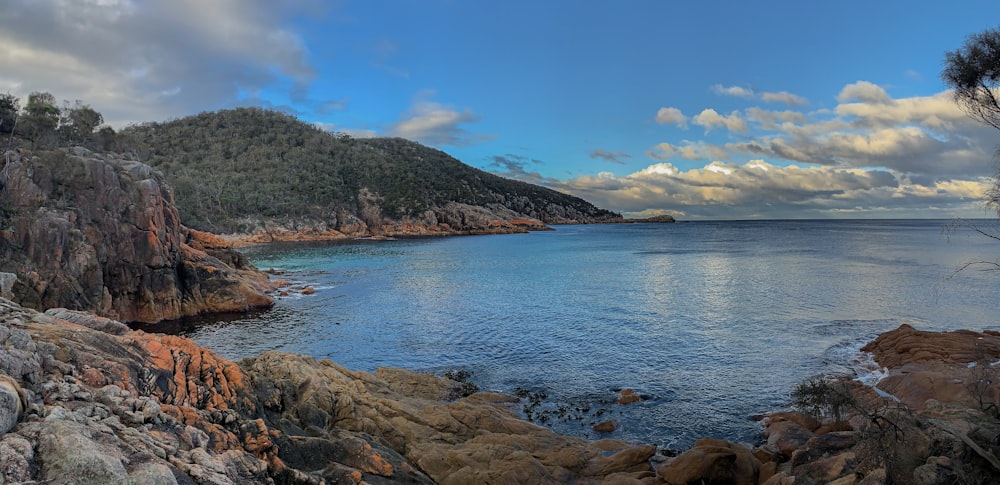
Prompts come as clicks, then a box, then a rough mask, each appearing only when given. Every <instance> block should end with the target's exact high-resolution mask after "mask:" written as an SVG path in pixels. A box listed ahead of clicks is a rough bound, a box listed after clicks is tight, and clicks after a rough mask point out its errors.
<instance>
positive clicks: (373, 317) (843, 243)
mask: <svg viewBox="0 0 1000 485" xmlns="http://www.w3.org/2000/svg"><path fill="white" fill-rule="evenodd" d="M948 223H949V221H930V220H906V221H867V220H866V221H744V222H695V223H678V224H633V225H590V226H557V227H556V230H555V231H551V232H537V233H531V234H525V235H505V236H475V237H450V238H429V239H403V240H396V241H351V242H346V243H345V242H338V243H322V244H317V243H311V244H273V245H265V246H257V247H253V248H249V250H248V251H247V255H248V256H249V257H250V259H251V261H252V262H254V264H256V265H257V266H258V267H260V268H262V269H267V268H281V269H282V270H284V271H287V273H286V274H285V275H282V276H281V277H283V278H286V279H289V280H292V281H293V282H294V283H295V284H297V285H302V286H306V285H308V286H312V287H313V288H314V289H315V293H314V294H312V295H299V294H294V293H293V294H292V295H291V296H289V297H286V298H280V299H279V300H278V302H277V305H276V306H275V308H274V309H273V310H271V311H267V312H259V313H254V314H250V315H246V316H240V317H238V318H225V319H218V320H216V321H212V322H198V323H197V324H188V325H184V324H182V325H175V326H174V327H173V328H169V329H163V331H170V332H172V333H181V334H184V335H186V336H189V337H191V338H193V339H194V340H195V341H197V342H198V343H199V344H201V345H204V346H207V347H209V348H212V349H214V350H216V351H217V352H219V353H220V354H222V355H223V356H225V357H227V358H231V359H239V358H242V357H246V356H250V355H255V354H258V353H260V352H263V351H266V350H281V351H288V352H297V353H303V354H308V355H311V356H314V357H316V358H329V359H331V360H333V361H335V362H337V363H339V364H341V365H344V366H345V367H348V368H351V369H358V370H365V371H373V370H375V369H376V368H377V367H379V366H392V367H405V368H410V369H416V370H422V371H428V372H434V373H439V374H440V373H442V372H445V371H449V370H457V369H460V370H466V371H469V372H471V373H472V380H473V381H474V382H475V383H476V384H478V385H479V386H480V387H481V388H483V389H490V390H498V391H502V392H509V393H519V394H521V395H524V396H525V397H526V399H525V400H524V402H525V405H526V406H527V407H528V408H527V409H526V411H527V412H528V413H530V415H531V417H532V418H534V419H535V421H536V422H540V423H542V424H545V425H547V426H550V427H552V428H553V429H555V430H557V431H559V432H562V433H567V434H572V435H577V436H581V437H587V438H597V437H602V436H611V437H616V438H622V439H627V440H637V441H643V442H648V443H655V444H658V445H660V446H662V447H665V448H683V447H686V446H689V445H690V444H691V443H692V442H693V440H694V439H696V438H698V437H702V436H712V437H724V438H728V439H733V440H736V441H745V442H754V441H756V440H757V439H759V436H758V434H757V433H758V428H757V424H756V423H754V422H753V421H752V419H751V417H752V416H753V415H756V414H758V413H762V412H766V411H770V410H774V409H778V408H781V407H783V406H784V405H785V404H786V402H787V396H788V392H789V390H790V389H791V388H792V386H794V384H795V383H797V382H799V381H800V380H801V379H803V378H804V377H807V376H810V375H813V374H816V373H821V372H851V371H853V370H854V369H855V368H856V367H857V364H858V363H857V362H855V360H856V359H857V358H858V352H857V349H858V348H860V346H861V345H863V343H865V342H867V341H868V340H870V339H872V338H874V336H876V335H877V334H879V333H881V332H884V331H887V330H890V329H893V328H896V327H898V326H899V325H900V324H902V323H909V324H911V325H914V326H916V327H918V328H921V329H928V330H952V329H957V328H970V329H974V330H983V329H987V328H992V329H997V328H1000V327H998V326H997V323H996V321H995V318H994V315H995V303H994V302H995V295H996V294H997V290H998V289H1000V279H997V275H996V273H990V272H981V271H976V270H965V271H962V272H959V273H955V271H956V270H957V269H958V268H959V267H961V266H962V265H963V264H965V263H967V262H969V261H973V260H993V259H996V258H993V256H992V255H994V254H996V253H997V251H996V244H995V241H992V240H988V239H986V238H984V237H982V236H978V235H974V234H972V233H971V232H970V231H962V230H959V231H956V232H952V233H950V234H949V233H948V232H947V231H945V230H944V227H945V226H946V225H947V224H948ZM625 387H627V388H632V389H635V390H636V391H637V392H639V393H640V394H641V395H643V396H644V397H645V398H647V399H646V401H644V402H642V403H639V404H632V405H629V406H621V405H617V404H615V403H614V402H613V401H614V398H615V390H617V389H619V388H625ZM605 419H616V420H618V421H619V422H620V423H621V425H620V427H619V428H618V429H617V430H616V431H615V432H613V433H611V434H610V435H600V436H599V435H598V434H597V433H596V432H594V431H592V430H591V426H592V424H593V423H595V422H597V421H601V420H605Z"/></svg>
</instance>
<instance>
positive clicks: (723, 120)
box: [694, 108, 747, 132]
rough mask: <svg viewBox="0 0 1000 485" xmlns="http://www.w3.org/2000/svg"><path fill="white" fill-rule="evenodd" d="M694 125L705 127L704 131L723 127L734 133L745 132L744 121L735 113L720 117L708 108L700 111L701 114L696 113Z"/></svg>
mask: <svg viewBox="0 0 1000 485" xmlns="http://www.w3.org/2000/svg"><path fill="white" fill-rule="evenodd" d="M694 124H696V125H698V126H703V127H705V131H709V130H711V129H712V128H717V127H723V128H725V129H727V130H729V131H736V132H744V131H747V124H746V121H744V120H743V118H742V117H741V116H740V114H739V112H736V111H733V112H732V113H729V114H728V115H720V114H719V113H718V112H717V111H715V110H714V109H712V108H708V109H705V110H702V112H701V113H698V116H695V117H694Z"/></svg>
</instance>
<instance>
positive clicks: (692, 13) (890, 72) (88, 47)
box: [0, 0, 1000, 219]
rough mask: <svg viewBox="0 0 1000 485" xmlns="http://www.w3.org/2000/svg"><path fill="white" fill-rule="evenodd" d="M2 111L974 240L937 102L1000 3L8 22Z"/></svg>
mask: <svg viewBox="0 0 1000 485" xmlns="http://www.w3.org/2000/svg"><path fill="white" fill-rule="evenodd" d="M7 2H8V3H13V5H12V6H11V7H10V8H4V9H2V10H0V45H2V46H3V47H2V48H0V65H4V66H5V68H4V69H3V70H2V71H0V92H10V93H13V94H17V95H20V96H26V95H27V94H28V93H29V92H31V91H49V92H51V93H53V94H54V95H55V96H56V97H57V98H59V99H66V100H76V99H80V100H83V101H84V102H87V103H89V104H90V105H91V106H93V107H94V108H95V109H97V110H98V111H101V112H102V113H104V115H105V118H106V119H107V121H108V122H110V123H111V124H112V125H114V126H116V127H121V126H125V125H127V124H129V123H134V122H142V121H162V120H167V119H171V118H176V117H180V116H185V115H189V114H194V113H198V112H201V111H210V110H215V109H221V108H227V107H234V106H246V105H254V106H263V107H269V108H273V109H279V110H282V111H286V112H289V113H291V114H294V115H295V116H297V117H299V118H301V119H303V120H305V121H308V122H311V123H315V124H317V125H318V126H321V127H323V128H324V129H328V130H331V131H338V132H343V133H348V134H351V135H353V136H359V137H361V136H402V137H405V138H409V139H413V140H416V141H419V142H421V143H424V144H427V145H430V146H434V147H436V148H440V149H442V150H444V151H446V152H448V153H450V154H452V155H454V156H455V157H457V158H459V159H460V160H462V161H464V162H466V163H468V164H470V165H473V166H476V167H479V168H483V169H485V170H489V171H493V172H496V173H499V174H501V175H505V176H508V177H512V178H518V179H521V180H525V181H529V182H533V183H538V184H542V185H546V186H549V187H552V188H555V189H557V190H561V191H564V192H568V193H572V194H574V195H578V196H581V197H584V198H585V199H587V200H589V201H591V202H594V203H595V204H597V205H599V206H601V207H605V208H609V209H613V210H616V211H620V212H623V213H625V214H627V215H632V216H647V215H657V214H663V213H667V214H673V215H675V216H677V217H679V218H682V219H743V218H825V217H878V218H881V217H943V218H951V217H986V216H990V215H991V214H990V213H989V212H987V211H986V210H985V209H984V207H983V205H982V202H981V200H982V197H983V195H984V193H985V190H987V189H988V188H989V187H990V186H991V183H992V175H993V174H994V173H995V169H996V164H995V162H994V157H993V153H994V149H995V146H996V145H997V144H998V142H1000V132H997V131H996V130H993V129H990V128H987V127H984V126H980V125H978V124H977V123H975V122H974V121H972V120H971V119H969V118H968V117H967V116H965V114H964V113H962V112H961V111H960V110H959V109H958V107H957V105H956V104H955V103H954V102H953V101H952V100H951V97H950V94H949V93H948V92H947V91H946V88H945V86H943V85H942V83H941V82H940V80H939V73H940V70H941V67H942V63H943V58H944V54H945V52H947V51H949V50H954V49H957V48H958V47H960V46H961V45H962V43H963V42H964V40H965V38H966V37H967V36H968V35H970V34H973V33H977V32H980V31H983V30H985V29H989V28H996V27H998V26H1000V3H997V2H995V1H993V2H987V1H978V0H971V1H968V2H962V3H961V5H960V6H953V5H949V4H946V3H944V2H924V1H911V2H905V3H900V2H888V1H875V2H872V1H866V2H860V1H841V2H802V1H787V2H735V1H733V2H663V1H632V2H594V1H572V2H570V1H551V2H537V1H535V2H523V1H506V2H489V3H488V2H469V1H464V2H463V1H446V0H425V1H419V2H418V1H403V0H400V1H363V2H362V1H349V0H344V1H339V2H322V1H319V0H302V1H296V0H289V1H282V2H274V1H267V0H215V1H209V0H148V1H140V0H7Z"/></svg>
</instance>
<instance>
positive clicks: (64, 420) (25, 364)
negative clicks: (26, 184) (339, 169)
mask: <svg viewBox="0 0 1000 485" xmlns="http://www.w3.org/2000/svg"><path fill="white" fill-rule="evenodd" d="M3 376H7V377H3ZM458 386H461V384H460V383H457V382H454V381H450V380H447V379H444V378H439V377H436V376H432V375H427V374H420V373H415V372H410V371H406V370H401V369H380V370H379V371H378V372H376V373H374V374H370V373H364V372H352V371H349V370H347V369H344V368H343V367H340V366H338V365H336V364H334V363H333V362H330V361H327V360H322V361H316V360H315V359H312V358H310V357H305V356H300V355H293V354H283V353H275V352H268V353H265V354H263V355H260V356H258V357H255V358H252V359H248V360H245V361H243V362H241V363H239V364H237V363H233V362H230V361H226V360H225V359H222V358H219V357H218V356H216V355H215V354H214V353H213V352H211V351H209V350H207V349H204V348H201V347H198V346H197V345H195V344H194V342H192V341H191V340H188V339H186V338H182V337H176V336H165V335H158V334H150V333H145V332H142V331H131V330H129V329H128V328H127V327H126V326H125V325H122V324H121V323H119V322H115V321H113V320H109V319H106V318H101V317H94V316H92V315H89V314H86V313H84V312H79V311H72V310H64V309H54V310H50V311H48V312H46V313H44V314H43V313H38V312H35V311H34V310H30V309H25V308H22V307H20V306H18V305H16V304H14V303H13V302H10V301H8V300H0V424H3V423H4V422H9V423H13V426H12V427H11V428H10V429H9V430H8V431H7V432H6V434H2V436H0V483H29V482H35V483H167V484H174V483H213V484H228V483H241V484H242V483H288V484H321V483H435V482H436V483H568V482H575V483H601V482H608V483H655V482H656V480H657V479H656V476H655V472H654V471H653V469H652V466H651V465H650V458H651V457H652V456H653V454H654V453H655V451H656V448H655V447H654V446H642V445H633V444H629V443H624V442H621V441H616V440H602V441H596V442H588V441H585V440H582V439H578V438H571V437H566V436H560V435H557V434H555V433H554V432H552V431H550V430H548V429H546V428H543V427H540V426H536V425H534V424H531V423H528V422H526V421H523V420H521V419H518V418H517V417H516V416H515V415H514V414H513V413H512V412H511V411H510V410H509V406H510V404H511V403H512V402H513V401H514V398H512V397H510V396H506V395H502V394H495V393H477V394H473V395H471V396H468V397H465V398H461V399H458V400H454V401H449V400H447V399H446V398H447V397H448V396H451V395H453V394H454V391H455V389H454V388H455V387H458Z"/></svg>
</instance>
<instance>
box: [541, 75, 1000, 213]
mask: <svg viewBox="0 0 1000 485" xmlns="http://www.w3.org/2000/svg"><path fill="white" fill-rule="evenodd" d="M761 99H763V96H761ZM837 99H838V100H839V104H837V105H836V106H835V107H834V108H832V109H824V110H818V111H812V112H808V111H801V110H795V109H791V110H783V111H774V110H767V109H763V108H760V107H750V108H747V109H746V110H743V111H735V112H732V113H730V114H728V115H722V114H719V113H718V112H716V111H715V110H713V109H710V108H709V109H705V110H704V111H702V112H701V113H700V114H699V115H697V116H695V117H694V118H693V119H692V122H693V123H694V124H697V125H699V126H703V127H705V128H706V131H707V130H710V129H713V128H716V127H725V128H726V129H727V130H728V132H726V133H725V134H724V135H725V137H728V141H725V140H724V139H723V141H721V142H720V137H719V136H714V137H712V138H711V139H708V138H706V139H705V140H680V141H673V140H670V141H664V142H662V143H659V144H657V145H655V146H653V147H652V148H651V149H650V151H648V152H647V155H649V156H650V157H651V158H653V159H655V160H657V161H658V163H654V164H652V165H650V166H649V167H647V168H645V169H643V170H640V171H638V172H635V173H632V174H629V175H625V176H616V175H614V174H611V173H604V174H601V175H598V176H581V177H577V178H574V179H572V180H567V181H565V182H564V183H562V185H560V186H559V188H560V190H564V191H566V192H569V193H572V194H574V195H578V196H581V197H584V198H587V199H588V200H591V201H594V202H595V203H597V204H598V205H602V204H603V205H604V206H606V207H610V208H612V209H615V210H619V211H621V212H623V213H626V214H629V215H633V216H639V215H641V214H653V213H657V212H660V213H671V214H682V215H683V217H689V218H755V217H777V218H780V217H847V216H853V217H944V218H948V217H969V216H970V214H972V217H975V216H976V214H980V215H983V214H985V212H984V205H983V202H982V200H983V197H984V195H985V193H986V191H987V189H988V188H990V187H991V186H992V182H993V179H992V176H993V175H994V173H995V172H994V171H995V164H994V163H993V160H994V159H993V156H994V145H995V144H996V132H995V130H992V129H991V128H989V127H985V126H982V125H980V124H978V123H976V122H975V121H973V120H972V119H970V118H969V117H968V116H966V115H965V113H963V112H962V111H961V109H960V108H959V107H958V106H957V105H956V103H955V102H954V100H953V99H952V95H951V93H950V92H942V93H938V94H935V95H931V96H919V97H909V98H898V99H895V98H892V97H891V96H890V94H889V93H888V92H887V91H886V90H885V89H884V88H882V87H881V86H878V85H876V84H873V83H870V82H867V81H858V82H856V83H852V84H849V85H847V86H844V88H843V89H841V90H840V92H839V93H838V95H837ZM725 137H724V138H725ZM709 140H711V141H709ZM687 160H697V161H706V162H710V163H708V164H706V165H705V166H703V167H701V168H695V169H690V170H681V169H679V168H678V166H677V165H674V164H675V163H680V162H681V161H687Z"/></svg>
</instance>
